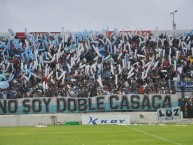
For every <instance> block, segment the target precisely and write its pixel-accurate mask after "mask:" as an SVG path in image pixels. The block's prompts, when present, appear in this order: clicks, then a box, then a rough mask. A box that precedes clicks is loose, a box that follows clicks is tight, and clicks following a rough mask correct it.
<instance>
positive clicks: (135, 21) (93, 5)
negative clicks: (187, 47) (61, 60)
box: [0, 0, 193, 32]
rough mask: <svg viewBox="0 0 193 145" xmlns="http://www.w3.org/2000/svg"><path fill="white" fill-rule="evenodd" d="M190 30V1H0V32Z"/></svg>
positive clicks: (192, 9)
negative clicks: (173, 25)
mask: <svg viewBox="0 0 193 145" xmlns="http://www.w3.org/2000/svg"><path fill="white" fill-rule="evenodd" d="M174 10H178V12H177V13H176V14H175V21H176V24H177V29H193V0H0V32H7V29H8V28H11V29H12V30H13V31H15V32H18V31H24V29H25V28H27V30H28V32H32V31H36V32H37V31H38V32H41V31H47V32H51V31H60V30H61V28H62V27H64V30H65V31H66V30H68V31H83V30H84V29H87V30H96V31H98V30H103V29H106V28H107V27H109V29H110V30H113V29H114V28H118V29H119V30H123V29H130V30H135V29H140V28H142V29H148V30H155V28H156V27H157V26H158V30H168V29H172V15H171V14H170V12H172V11H174Z"/></svg>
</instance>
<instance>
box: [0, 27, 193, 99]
mask: <svg viewBox="0 0 193 145" xmlns="http://www.w3.org/2000/svg"><path fill="white" fill-rule="evenodd" d="M12 34H13V33H12ZM192 58H193V35H191V36H182V37H176V36H170V35H163V34H161V35H159V36H158V35H156V33H155V34H153V35H151V36H150V35H149V34H148V33H145V34H143V35H142V34H141V33H140V32H138V33H137V32H135V31H133V32H124V31H113V32H112V33H107V32H106V31H103V32H93V31H90V32H87V31H86V30H85V31H84V32H80V33H69V32H66V33H64V32H61V33H57V34H50V33H43V34H30V33H28V32H25V38H20V37H17V36H14V35H13V36H11V37H2V38H0V88H1V90H0V98H1V99H6V98H24V97H41V96H45V97H62V96H64V97H92V96H97V95H106V94H162V93H165V94H166V93H167V94H168V93H175V85H174V82H176V81H180V80H185V79H192V78H193V72H192V66H193V61H192V60H193V59H192Z"/></svg>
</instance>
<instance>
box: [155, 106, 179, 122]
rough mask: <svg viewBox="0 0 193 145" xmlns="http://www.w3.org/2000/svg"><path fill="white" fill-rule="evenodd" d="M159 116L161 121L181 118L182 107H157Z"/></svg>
mask: <svg viewBox="0 0 193 145" xmlns="http://www.w3.org/2000/svg"><path fill="white" fill-rule="evenodd" d="M157 116H158V120H159V121H164V120H168V121H169V120H179V119H181V113H180V107H171V108H161V109H157Z"/></svg>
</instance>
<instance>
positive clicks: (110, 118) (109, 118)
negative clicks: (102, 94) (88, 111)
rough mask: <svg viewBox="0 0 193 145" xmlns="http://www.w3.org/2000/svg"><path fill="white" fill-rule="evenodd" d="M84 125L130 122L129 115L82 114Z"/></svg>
mask: <svg viewBox="0 0 193 145" xmlns="http://www.w3.org/2000/svg"><path fill="white" fill-rule="evenodd" d="M82 124H83V125H97V124H130V116H129V115H82Z"/></svg>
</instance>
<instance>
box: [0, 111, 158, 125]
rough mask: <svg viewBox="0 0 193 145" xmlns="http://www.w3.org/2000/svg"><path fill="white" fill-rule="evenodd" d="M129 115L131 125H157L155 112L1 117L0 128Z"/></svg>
mask: <svg viewBox="0 0 193 145" xmlns="http://www.w3.org/2000/svg"><path fill="white" fill-rule="evenodd" d="M85 114H86V115H107V114H108V115H129V116H130V122H131V123H139V124H141V123H149V124H150V123H151V124H154V123H158V121H157V112H108V113H72V114H30V115H2V116H0V127H6V126H37V125H56V124H64V123H65V122H70V121H73V122H75V121H76V122H80V123H81V121H82V115H85Z"/></svg>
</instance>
